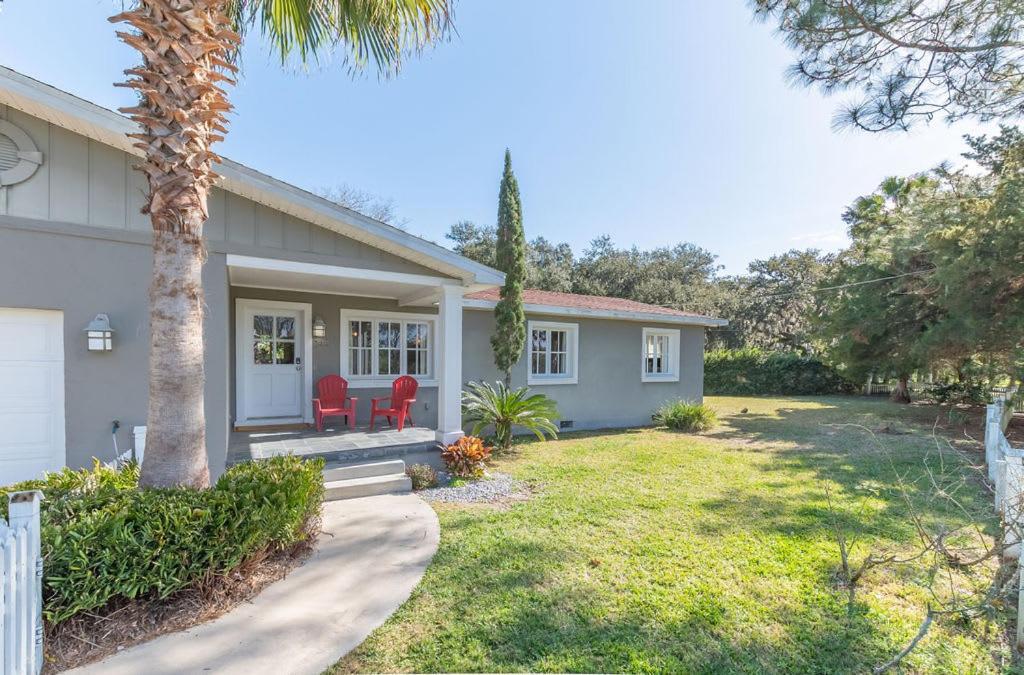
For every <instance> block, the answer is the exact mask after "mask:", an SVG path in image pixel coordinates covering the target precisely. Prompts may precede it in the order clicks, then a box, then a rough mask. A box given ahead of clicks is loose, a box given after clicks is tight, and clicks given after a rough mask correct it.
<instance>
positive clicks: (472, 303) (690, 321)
mask: <svg viewBox="0 0 1024 675" xmlns="http://www.w3.org/2000/svg"><path fill="white" fill-rule="evenodd" d="M496 304H497V303H496V302H495V301H494V300H480V299H475V298H466V299H465V300H464V301H463V303H462V306H463V307H465V308H466V309H475V310H493V309H494V306H495V305H496ZM523 311H525V312H527V313H529V314H547V315H552V316H574V317H581V318H594V319H618V320H621V321H643V322H651V323H674V324H681V325H685V326H706V327H717V326H728V325H729V321H728V320H727V319H717V318H714V317H710V316H680V315H678V314H658V313H655V312H623V311H619V310H612V309H586V308H583V307H559V306H557V305H537V304H530V303H527V304H524V305H523Z"/></svg>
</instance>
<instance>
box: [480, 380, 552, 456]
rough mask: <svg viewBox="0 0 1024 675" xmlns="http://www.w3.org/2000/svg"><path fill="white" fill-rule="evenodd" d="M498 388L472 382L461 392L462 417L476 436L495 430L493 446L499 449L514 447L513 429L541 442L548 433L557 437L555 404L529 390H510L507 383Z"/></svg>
mask: <svg viewBox="0 0 1024 675" xmlns="http://www.w3.org/2000/svg"><path fill="white" fill-rule="evenodd" d="M497 385H498V386H497V387H493V386H491V384H490V383H488V382H470V383H469V385H467V387H466V391H464V392H462V411H463V412H462V414H463V417H464V419H465V420H466V421H467V422H471V423H472V424H473V431H472V433H473V434H474V435H476V434H479V433H480V431H481V430H483V429H484V428H486V427H488V426H493V427H494V445H495V446H496V447H497V448H498V449H499V450H507V449H508V448H510V447H512V428H513V427H522V428H523V429H526V430H527V431H530V432H532V433H533V434H534V435H535V436H537V438H539V439H540V440H542V441H543V440H544V438H545V434H550V435H551V437H552V438H556V437H557V436H558V428H557V427H556V426H555V423H554V420H556V419H558V408H557V406H556V405H555V402H554V401H553V400H552V399H550V398H548V397H547V396H545V395H544V394H530V390H529V389H528V388H526V387H520V388H519V389H511V388H509V387H508V385H506V384H505V383H504V382H500V381H499V382H498V383H497Z"/></svg>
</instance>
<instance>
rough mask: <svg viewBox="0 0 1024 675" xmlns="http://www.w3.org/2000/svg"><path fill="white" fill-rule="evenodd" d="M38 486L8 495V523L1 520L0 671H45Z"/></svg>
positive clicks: (31, 674)
mask: <svg viewBox="0 0 1024 675" xmlns="http://www.w3.org/2000/svg"><path fill="white" fill-rule="evenodd" d="M41 497H42V493H41V492H39V491H38V490H30V491H27V492H13V493H11V494H9V495H8V503H9V508H8V515H7V519H8V521H9V522H8V523H3V521H2V520H0V581H2V586H0V617H2V620H3V625H2V630H0V659H2V662H3V667H4V673H5V674H7V673H10V674H11V675H38V673H40V672H41V671H42V669H43V560H42V555H41V551H40V547H41V540H40V529H39V500H40V498H41Z"/></svg>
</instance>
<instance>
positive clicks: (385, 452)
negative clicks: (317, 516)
mask: <svg viewBox="0 0 1024 675" xmlns="http://www.w3.org/2000/svg"><path fill="white" fill-rule="evenodd" d="M0 1H2V0H0ZM297 450H298V449H297ZM424 452H440V450H439V449H438V445H437V443H436V442H434V441H430V442H422V443H399V444H396V445H382V446H378V447H372V448H356V449H349V450H325V451H323V452H316V451H312V452H308V451H297V452H296V454H300V455H302V457H303V458H310V457H323V458H324V459H325V460H326V461H327V462H329V463H334V462H342V463H355V462H358V461H359V460H364V459H365V460H374V459H377V460H383V459H385V458H389V457H403V456H404V455H410V454H414V453H424Z"/></svg>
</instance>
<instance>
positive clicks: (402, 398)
mask: <svg viewBox="0 0 1024 675" xmlns="http://www.w3.org/2000/svg"><path fill="white" fill-rule="evenodd" d="M419 386H420V384H419V382H417V381H416V380H415V379H414V378H412V377H409V376H408V375H402V376H401V377H400V378H398V379H396V380H395V381H394V382H392V383H391V396H380V397H378V398H374V399H370V402H371V403H372V404H373V405H372V406H371V407H370V431H373V420H374V419H375V418H377V417H386V418H387V419H388V424H391V418H392V417H397V418H398V430H399V431H401V430H402V427H404V426H405V421H406V420H409V423H410V424H415V422H413V421H412V415H410V414H409V406H410V405H412V404H413V403H415V402H416V389H417V388H419ZM381 401H390V402H391V407H389V408H383V407H380V402H381Z"/></svg>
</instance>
